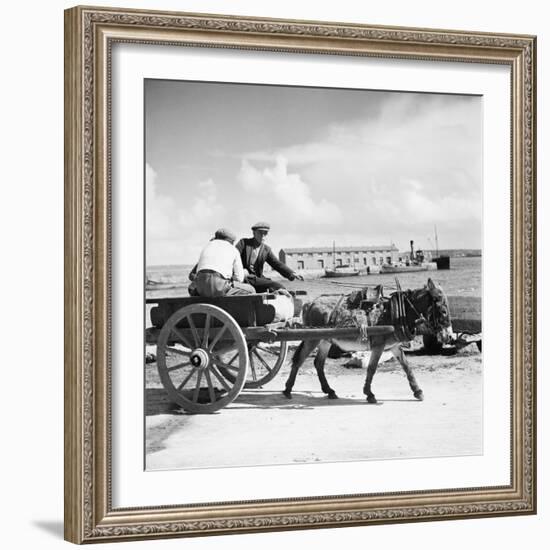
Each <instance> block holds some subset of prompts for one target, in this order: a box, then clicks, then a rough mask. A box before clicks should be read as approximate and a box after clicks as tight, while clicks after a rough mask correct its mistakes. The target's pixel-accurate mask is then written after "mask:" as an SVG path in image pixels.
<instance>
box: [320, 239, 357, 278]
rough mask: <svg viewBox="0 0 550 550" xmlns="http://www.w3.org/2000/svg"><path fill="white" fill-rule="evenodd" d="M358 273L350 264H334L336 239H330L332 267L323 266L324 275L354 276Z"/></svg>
mask: <svg viewBox="0 0 550 550" xmlns="http://www.w3.org/2000/svg"><path fill="white" fill-rule="evenodd" d="M359 273H360V272H359V270H358V269H355V268H354V267H352V266H351V265H336V241H332V269H326V268H325V277H356V276H357V275H359Z"/></svg>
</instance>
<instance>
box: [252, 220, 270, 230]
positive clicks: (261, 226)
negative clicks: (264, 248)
mask: <svg viewBox="0 0 550 550" xmlns="http://www.w3.org/2000/svg"><path fill="white" fill-rule="evenodd" d="M252 229H263V230H264V231H269V230H270V229H271V226H270V225H269V224H268V223H267V222H256V223H255V224H254V225H253V226H252Z"/></svg>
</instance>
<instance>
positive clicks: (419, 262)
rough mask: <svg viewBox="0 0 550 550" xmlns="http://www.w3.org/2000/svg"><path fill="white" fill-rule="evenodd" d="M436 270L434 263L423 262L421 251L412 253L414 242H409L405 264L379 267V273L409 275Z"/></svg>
mask: <svg viewBox="0 0 550 550" xmlns="http://www.w3.org/2000/svg"><path fill="white" fill-rule="evenodd" d="M433 269H437V267H436V264H435V263H434V262H427V261H425V256H424V252H422V250H417V251H416V252H415V251H414V241H411V254H410V258H409V260H408V261H407V262H405V263H403V262H400V263H397V264H393V263H385V264H382V265H381V266H380V273H410V272H414V271H428V270H433Z"/></svg>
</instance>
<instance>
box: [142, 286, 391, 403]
mask: <svg viewBox="0 0 550 550" xmlns="http://www.w3.org/2000/svg"><path fill="white" fill-rule="evenodd" d="M305 294H306V293H305V292H295V293H292V299H293V301H294V315H295V316H294V317H293V318H291V319H288V320H285V321H275V318H276V309H275V307H273V305H271V303H273V302H272V301H273V300H275V299H276V297H277V295H275V294H269V293H266V294H252V295H245V296H223V297H218V298H203V297H169V298H148V299H147V300H146V302H147V303H148V304H156V305H155V306H154V307H152V309H151V312H150V317H151V323H152V325H153V326H152V327H151V328H149V329H147V331H146V341H147V343H151V344H156V345H157V368H158V372H159V376H160V380H161V382H162V384H163V386H164V388H165V390H166V391H167V393H168V395H169V397H170V399H171V400H172V401H173V402H175V403H176V404H178V405H179V406H181V407H182V408H183V409H184V410H186V411H188V412H191V413H213V412H215V411H218V410H219V409H221V408H223V407H225V406H227V405H229V404H230V403H231V402H232V401H234V400H235V399H236V398H237V396H238V395H239V393H240V392H241V390H242V389H243V388H246V389H253V388H260V387H262V386H263V385H265V384H267V383H268V382H269V381H271V380H273V378H275V376H276V375H277V373H278V372H279V370H280V368H281V367H282V365H283V363H284V362H285V359H286V356H287V352H288V342H289V341H302V340H308V339H315V340H320V339H324V338H333V337H340V338H353V337H359V336H360V335H363V336H364V335H365V330H366V331H367V332H366V334H368V335H369V336H370V335H374V334H389V333H391V332H393V330H394V329H393V327H392V326H377V327H368V328H366V329H365V328H363V329H361V328H360V327H345V328H320V327H302V326H300V324H299V314H300V311H301V306H302V301H301V300H300V298H299V297H298V296H300V295H305ZM270 302H271V303H270Z"/></svg>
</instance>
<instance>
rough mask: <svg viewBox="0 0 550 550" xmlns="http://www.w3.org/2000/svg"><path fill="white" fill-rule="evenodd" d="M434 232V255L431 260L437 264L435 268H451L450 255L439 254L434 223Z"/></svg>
mask: <svg viewBox="0 0 550 550" xmlns="http://www.w3.org/2000/svg"><path fill="white" fill-rule="evenodd" d="M434 233H435V257H434V258H432V261H434V262H435V264H436V265H437V269H451V257H450V256H448V255H447V254H439V243H438V242H437V226H435V225H434Z"/></svg>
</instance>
